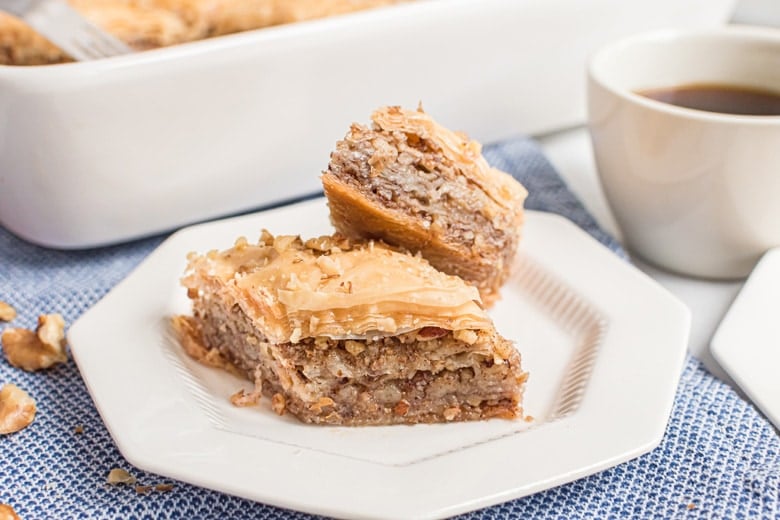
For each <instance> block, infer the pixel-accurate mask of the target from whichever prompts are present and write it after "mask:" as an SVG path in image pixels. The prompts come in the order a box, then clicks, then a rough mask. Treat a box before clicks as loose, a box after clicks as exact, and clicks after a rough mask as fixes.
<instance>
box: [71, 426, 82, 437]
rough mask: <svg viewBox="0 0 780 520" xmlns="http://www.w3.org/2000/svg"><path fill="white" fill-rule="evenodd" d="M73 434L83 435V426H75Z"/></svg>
mask: <svg viewBox="0 0 780 520" xmlns="http://www.w3.org/2000/svg"><path fill="white" fill-rule="evenodd" d="M73 433H75V434H77V435H81V434H82V433H84V425H83V424H77V425H76V427H75V428H73Z"/></svg>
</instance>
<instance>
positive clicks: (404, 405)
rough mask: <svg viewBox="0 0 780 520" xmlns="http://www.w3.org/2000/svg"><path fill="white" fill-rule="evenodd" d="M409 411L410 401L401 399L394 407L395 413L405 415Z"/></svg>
mask: <svg viewBox="0 0 780 520" xmlns="http://www.w3.org/2000/svg"><path fill="white" fill-rule="evenodd" d="M408 412H409V401H407V400H406V399H401V400H400V401H398V402H397V403H396V404H395V406H394V407H393V413H394V414H395V415H399V416H404V415H406V414H407V413H408Z"/></svg>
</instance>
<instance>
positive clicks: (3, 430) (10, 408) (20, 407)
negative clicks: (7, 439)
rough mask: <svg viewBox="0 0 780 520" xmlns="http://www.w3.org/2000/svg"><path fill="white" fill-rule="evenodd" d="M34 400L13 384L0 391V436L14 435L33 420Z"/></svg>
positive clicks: (6, 385)
mask: <svg viewBox="0 0 780 520" xmlns="http://www.w3.org/2000/svg"><path fill="white" fill-rule="evenodd" d="M35 411H36V408H35V400H34V399H33V398H32V397H30V395H29V394H28V393H27V392H25V391H24V390H22V389H21V388H19V387H18V386H16V385H15V384H13V383H8V384H5V385H3V388H2V389H0V434H3V435H5V434H8V433H16V432H18V431H19V430H23V429H24V428H27V427H28V426H30V425H31V424H32V422H33V420H34V419H35Z"/></svg>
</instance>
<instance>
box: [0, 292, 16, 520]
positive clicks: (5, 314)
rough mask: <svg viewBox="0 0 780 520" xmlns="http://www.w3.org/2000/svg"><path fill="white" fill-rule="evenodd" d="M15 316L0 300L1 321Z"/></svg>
mask: <svg viewBox="0 0 780 520" xmlns="http://www.w3.org/2000/svg"><path fill="white" fill-rule="evenodd" d="M14 318H16V309H14V308H13V307H11V306H10V305H9V304H7V303H5V302H4V301H0V321H11V320H13V319H14ZM9 507H10V506H9Z"/></svg>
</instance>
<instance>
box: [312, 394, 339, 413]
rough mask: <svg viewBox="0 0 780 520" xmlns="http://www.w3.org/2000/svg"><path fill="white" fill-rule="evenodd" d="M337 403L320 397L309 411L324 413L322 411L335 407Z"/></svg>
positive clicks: (328, 398)
mask: <svg viewBox="0 0 780 520" xmlns="http://www.w3.org/2000/svg"><path fill="white" fill-rule="evenodd" d="M334 404H336V402H335V401H334V400H333V399H331V398H330V397H320V398H319V399H318V400H317V402H316V403H314V404H312V405H309V410H311V411H312V412H315V413H322V409H323V408H325V407H326V406H333V405H334Z"/></svg>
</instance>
